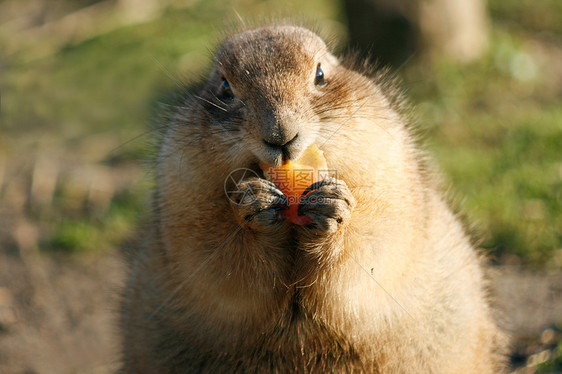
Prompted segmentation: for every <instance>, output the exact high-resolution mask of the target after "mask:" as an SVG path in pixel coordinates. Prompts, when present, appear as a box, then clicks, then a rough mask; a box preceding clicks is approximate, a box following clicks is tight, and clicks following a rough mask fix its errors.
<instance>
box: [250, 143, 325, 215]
mask: <svg viewBox="0 0 562 374" xmlns="http://www.w3.org/2000/svg"><path fill="white" fill-rule="evenodd" d="M260 167H261V168H262V170H263V171H264V174H265V177H266V178H267V179H269V180H270V181H272V182H273V183H274V184H275V185H276V186H277V187H279V189H280V190H281V192H283V194H284V195H285V196H286V197H287V201H288V203H289V208H288V209H286V210H284V211H283V212H282V215H283V216H284V217H285V218H286V219H288V220H289V221H291V222H293V223H295V224H297V225H308V224H310V223H312V221H311V219H310V218H309V217H307V216H299V215H298V213H297V209H298V206H299V203H300V201H301V198H302V194H303V192H304V191H305V190H306V189H307V188H308V187H310V185H311V184H313V183H316V182H318V181H320V180H322V179H323V178H324V177H325V176H326V173H327V169H328V166H327V164H326V159H325V158H324V154H323V152H322V151H321V150H320V149H319V148H318V146H316V145H315V144H313V145H311V146H310V147H308V148H307V149H306V150H305V151H304V153H303V154H302V156H301V157H300V158H299V159H298V160H296V161H287V162H285V163H284V164H283V165H281V166H279V167H274V166H271V165H266V164H262V163H260Z"/></svg>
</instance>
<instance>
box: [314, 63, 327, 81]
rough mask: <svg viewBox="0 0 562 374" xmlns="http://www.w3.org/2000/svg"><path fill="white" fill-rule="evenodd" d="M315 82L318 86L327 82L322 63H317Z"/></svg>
mask: <svg viewBox="0 0 562 374" xmlns="http://www.w3.org/2000/svg"><path fill="white" fill-rule="evenodd" d="M314 84H315V85H317V86H323V85H325V84H326V80H325V79H324V72H323V71H322V68H321V67H320V63H318V65H316V76H315V78H314Z"/></svg>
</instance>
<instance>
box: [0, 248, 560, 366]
mask: <svg viewBox="0 0 562 374" xmlns="http://www.w3.org/2000/svg"><path fill="white" fill-rule="evenodd" d="M13 248H15V247H13V246H11V245H9V244H6V245H4V247H3V248H0V373H3V374H24V373H25V374H31V373H37V374H39V373H40V374H51V373H52V374H65V373H95V374H97V373H111V372H113V371H114V370H115V368H116V364H115V363H116V361H117V360H118V356H117V355H116V351H117V346H118V336H117V333H116V305H117V302H116V301H117V296H116V295H117V294H118V289H119V286H120V284H122V281H123V274H124V267H123V263H122V262H121V260H120V259H119V257H118V256H117V254H116V253H108V254H104V255H96V256H94V255H87V256H85V255H82V256H76V257H68V256H62V255H42V256H39V255H38V254H37V253H34V252H33V251H28V252H27V253H22V252H20V251H19V250H16V249H13ZM495 270H496V271H495V274H494V275H493V279H494V285H495V289H496V293H497V302H498V304H499V306H500V308H501V309H503V310H504V311H506V326H507V327H508V329H509V330H511V331H512V333H513V335H514V336H515V337H516V340H515V342H516V343H515V346H514V355H513V358H512V359H513V360H514V362H516V363H517V364H518V365H523V364H524V363H525V362H526V361H528V362H536V361H537V360H541V357H543V358H544V357H545V354H546V355H548V353H542V356H540V355H541V353H540V352H544V351H545V349H546V348H549V347H551V348H552V346H553V344H554V341H555V340H556V339H560V331H559V330H558V329H557V327H556V326H555V323H556V322H560V321H562V274H560V273H558V274H551V275H548V274H539V273H533V272H530V271H525V270H521V269H518V268H517V267H514V266H505V265H504V266H500V267H498V268H496V269H495ZM548 328H550V329H548ZM545 329H546V330H545ZM541 338H542V342H541ZM537 352H539V355H537V354H536V353H537ZM547 352H548V350H547ZM533 353H535V355H534V356H532V358H531V359H529V358H528V357H529V356H530V355H532V354H533ZM533 360H534V361H533ZM527 372H533V371H532V370H528V371H525V373H527Z"/></svg>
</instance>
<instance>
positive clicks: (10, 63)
mask: <svg viewBox="0 0 562 374" xmlns="http://www.w3.org/2000/svg"><path fill="white" fill-rule="evenodd" d="M561 4H562V3H561V2H560V1H559V0H545V1H541V2H540V4H539V3H537V2H534V3H531V4H529V3H528V2H524V1H520V0H491V1H490V2H489V6H490V10H491V15H492V17H493V22H492V41H491V48H490V52H489V53H488V54H487V55H486V56H485V57H484V58H483V59H482V60H481V61H479V62H477V63H474V64H471V65H468V66H458V65H455V64H452V63H448V62H447V61H441V62H438V63H437V64H436V65H435V66H433V67H431V68H430V67H427V66H424V65H421V64H418V63H415V61H414V62H413V63H410V64H409V66H408V67H407V68H406V69H405V70H404V71H403V72H401V75H403V77H404V80H405V84H404V86H405V88H406V89H407V91H408V93H409V95H410V96H411V98H412V101H413V102H414V104H416V108H417V109H416V114H417V117H418V121H419V123H420V125H421V126H422V128H424V129H425V132H426V135H427V136H426V138H427V140H428V148H429V149H430V151H431V152H432V153H433V154H434V155H435V156H436V158H437V161H438V163H439V165H440V167H441V168H442V169H443V171H444V174H445V176H446V179H447V181H448V184H449V185H450V186H451V190H452V191H453V196H455V197H456V201H458V204H457V205H458V206H459V208H460V209H461V210H462V211H464V212H466V215H467V216H468V221H470V222H475V224H476V227H477V228H478V229H477V232H478V235H479V236H481V237H482V239H483V242H482V245H483V246H484V247H485V248H488V249H490V250H491V251H493V253H495V254H497V255H503V254H513V255H516V256H518V257H519V258H521V259H522V260H523V261H524V262H528V263H532V264H536V265H541V266H542V265H548V264H549V263H550V259H551V258H552V256H553V254H554V252H555V251H557V250H559V249H561V248H562V236H561V233H562V203H561V201H562V182H561V174H562V157H561V153H562V152H561V151H560V148H561V145H562V105H561V91H560V89H559V88H557V87H556V86H555V85H554V83H553V82H556V79H558V82H560V81H561V80H560V79H561V78H560V77H556V76H553V74H560V69H559V70H558V72H556V71H549V70H548V69H545V68H544V64H542V62H541V60H540V58H538V57H537V56H535V55H536V49H533V48H534V44H533V43H535V44H536V40H535V39H532V40H533V43H531V42H529V40H531V39H530V38H537V37H538V38H539V40H543V39H545V40H547V42H548V43H552V41H553V40H554V41H555V42H554V45H552V44H547V45H546V46H545V47H544V48H543V51H546V52H545V53H546V54H547V57H548V54H549V53H558V56H559V55H560V53H562V48H561V47H560V40H562V28H561V27H562V26H561V25H562V9H561V6H562V5H561ZM265 10H267V11H268V13H269V14H275V13H281V14H290V13H299V14H300V15H302V16H303V18H305V19H307V18H309V19H319V20H321V22H319V23H320V24H321V25H324V26H326V25H328V26H334V25H335V28H334V30H335V33H336V34H337V33H338V32H339V33H340V34H341V29H342V27H343V26H342V23H341V21H342V20H341V18H340V17H341V16H340V15H339V14H340V6H339V5H338V4H337V2H336V1H328V0H316V1H310V2H302V1H301V2H298V1H296V0H292V1H289V2H284V3H281V2H274V1H257V0H244V1H243V0H237V1H226V2H224V1H219V0H211V1H199V2H194V3H193V5H191V6H188V7H186V8H183V9H180V10H176V9H168V10H166V11H165V12H164V13H163V15H162V16H161V17H159V18H157V19H154V20H153V21H150V22H147V23H143V24H137V25H133V26H125V27H120V28H117V29H115V30H114V31H111V32H109V33H106V34H100V35H98V36H96V37H94V38H91V39H89V40H85V41H82V42H80V43H78V44H73V45H66V46H63V47H62V48H60V49H58V50H55V51H54V53H53V54H47V55H36V54H34V53H33V50H26V49H21V50H19V51H18V52H17V53H15V54H12V55H10V56H4V57H2V64H3V67H2V69H3V72H5V73H4V74H2V76H1V77H0V78H1V81H0V82H1V85H2V93H3V95H2V117H1V121H2V127H1V130H0V135H1V136H2V137H4V138H6V139H8V138H9V139H10V140H11V142H10V144H11V145H10V147H9V148H5V149H4V150H0V151H1V152H0V153H4V155H5V156H6V153H8V155H7V157H8V158H10V157H13V158H18V157H20V158H24V157H23V156H22V155H23V154H26V153H33V151H35V150H36V149H44V150H46V151H49V150H50V149H57V150H58V151H59V152H60V150H65V151H66V152H67V154H68V155H69V156H68V157H70V158H77V159H81V160H82V161H83V162H85V163H97V164H105V165H111V166H113V167H115V166H120V165H124V164H125V163H127V162H131V160H135V161H137V162H140V161H139V160H142V159H144V158H145V157H146V156H147V154H149V153H150V152H151V148H150V147H149V146H147V141H148V140H149V139H150V137H151V135H150V134H149V135H146V136H141V137H139V138H138V139H135V138H136V137H137V136H138V135H139V134H143V133H145V132H146V131H147V130H148V129H149V127H150V126H149V124H150V123H151V121H152V119H153V117H154V115H155V113H156V112H157V110H156V108H157V106H158V101H159V100H163V99H165V98H166V97H167V96H168V95H169V94H170V92H172V91H173V90H174V89H175V88H176V81H177V80H178V79H183V77H188V78H190V79H193V78H197V77H199V76H200V75H202V74H205V72H206V71H207V69H208V66H209V62H210V55H211V51H210V50H209V48H210V49H212V47H213V46H214V45H215V41H216V40H218V39H219V36H220V33H221V31H222V30H223V28H224V26H225V24H226V25H228V24H230V23H231V20H234V19H236V12H238V13H240V14H241V15H242V17H243V18H245V19H252V18H255V17H256V16H258V15H259V14H261V13H263V12H264V11H265ZM296 10H298V12H296ZM9 37H10V35H0V50H1V48H2V45H3V43H5V42H6V41H7V40H8V38H9ZM38 56H39V57H38ZM553 56H556V55H555V54H553ZM100 135H103V136H105V138H106V139H107V138H110V139H114V142H115V145H116V146H119V145H120V144H121V146H119V147H117V149H114V148H115V147H112V149H113V150H112V151H111V152H109V153H107V152H106V153H105V154H102V155H98V156H96V157H90V156H88V155H87V154H86V152H85V151H84V149H85V148H86V146H87V145H88V144H89V142H91V141H93V139H94V138H95V137H99V136H100ZM131 139H135V140H133V141H131V142H129V140H131ZM6 143H7V142H6ZM94 148H95V147H94ZM146 178H149V176H147V177H146ZM130 189H131V190H134V192H132V193H131V194H130V195H129V197H127V198H123V197H122V196H123V195H122V194H121V195H116V196H115V197H114V198H113V199H112V204H111V206H110V207H109V208H108V209H104V210H101V211H96V210H95V209H90V208H88V207H84V204H77V205H76V204H74V205H73V204H70V205H68V204H66V203H65V201H67V200H68V199H69V198H70V197H69V195H68V193H67V192H65V190H64V189H60V190H58V192H57V195H56V196H55V199H54V201H53V203H52V205H51V206H50V207H49V208H48V209H46V211H40V212H38V211H34V210H33V208H31V209H29V208H28V210H27V212H26V213H25V214H27V215H28V216H31V217H34V218H33V219H35V220H36V221H38V222H39V223H38V224H39V225H40V226H41V227H42V228H43V229H42V232H43V235H44V237H43V239H42V243H43V248H45V249H55V248H57V249H64V250H67V251H78V252H80V251H87V250H97V249H99V248H105V247H108V246H112V245H116V244H117V243H119V241H120V240H122V239H123V237H125V236H126V235H127V233H128V232H130V230H132V228H133V227H134V225H135V222H136V221H137V219H138V217H139V216H142V211H143V208H142V207H143V201H144V198H143V196H147V195H148V190H149V188H148V187H146V186H144V185H139V184H138V182H135V184H134V185H132V186H131V187H130Z"/></svg>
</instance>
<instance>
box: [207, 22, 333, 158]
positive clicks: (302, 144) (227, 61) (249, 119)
mask: <svg viewBox="0 0 562 374" xmlns="http://www.w3.org/2000/svg"><path fill="white" fill-rule="evenodd" d="M337 67H338V61H337V59H336V58H335V57H334V56H333V55H332V54H330V53H329V52H328V50H327V47H326V44H325V43H324V41H322V39H320V38H319V37H318V36H317V35H316V34H314V33H313V32H311V31H309V30H307V29H304V28H301V27H295V26H275V27H263V28H257V29H252V30H249V31H245V32H243V33H241V34H237V35H234V36H233V37H231V38H229V39H227V40H226V41H225V42H224V43H223V44H222V45H221V46H220V48H219V49H218V51H217V52H216V54H215V59H214V66H213V70H212V72H211V74H210V77H209V79H208V82H207V85H206V87H205V90H204V92H203V94H202V95H203V99H204V100H206V101H208V102H210V103H213V104H215V105H211V106H207V108H208V110H210V111H213V112H214V113H213V115H212V116H211V117H212V118H213V124H212V125H213V126H218V127H219V128H221V127H222V128H224V129H230V130H233V131H238V132H239V135H240V136H239V142H240V144H239V147H238V149H239V150H240V152H249V153H251V155H253V158H254V159H255V158H257V160H256V161H261V162H264V163H266V164H272V165H275V164H277V165H279V164H280V163H281V162H282V160H283V159H297V158H298V157H299V156H300V154H301V153H302V151H303V150H304V149H305V148H306V147H308V146H309V145H310V144H312V143H314V142H315V140H316V137H317V135H318V133H319V131H320V126H321V122H322V115H323V113H324V114H325V108H322V105H321V104H322V103H323V102H326V99H325V96H326V95H327V94H329V92H330V91H331V90H332V91H333V88H334V85H335V82H334V79H333V78H334V74H335V70H336V69H337ZM323 98H324V99H323ZM331 101H332V102H334V99H331ZM335 101H337V100H335ZM246 156H247V157H251V156H250V155H249V154H248V155H246Z"/></svg>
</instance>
